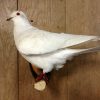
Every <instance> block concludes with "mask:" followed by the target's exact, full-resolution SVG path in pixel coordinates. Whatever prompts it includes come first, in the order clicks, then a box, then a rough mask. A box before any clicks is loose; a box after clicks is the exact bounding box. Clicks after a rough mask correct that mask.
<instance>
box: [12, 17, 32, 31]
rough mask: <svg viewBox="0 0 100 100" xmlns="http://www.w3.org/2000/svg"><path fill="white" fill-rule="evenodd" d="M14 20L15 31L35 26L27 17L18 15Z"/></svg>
mask: <svg viewBox="0 0 100 100" xmlns="http://www.w3.org/2000/svg"><path fill="white" fill-rule="evenodd" d="M13 21H14V33H22V32H23V31H26V30H28V29H30V28H33V26H32V25H31V24H30V23H29V21H28V19H27V18H21V17H17V18H14V19H13Z"/></svg>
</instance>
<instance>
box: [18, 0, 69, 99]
mask: <svg viewBox="0 0 100 100" xmlns="http://www.w3.org/2000/svg"><path fill="white" fill-rule="evenodd" d="M65 6H66V5H65V0H30V1H29V0H25V1H22V0H19V9H20V10H22V11H24V12H25V13H26V14H27V15H28V17H29V19H33V20H34V22H33V25H34V26H36V27H39V28H41V29H43V30H48V31H53V32H54V31H55V32H65V31H66V29H65V28H66V27H65V26H66V21H65V20H66V17H65V11H66V9H65ZM65 75H66V76H65ZM33 84H34V78H33V77H32V75H31V72H30V69H29V65H28V63H27V62H25V60H24V59H23V58H22V57H19V89H20V90H19V100H21V99H23V100H32V99H35V100H40V99H41V98H42V100H47V99H48V100H62V99H63V100H66V99H67V98H68V97H67V70H65V69H62V70H60V71H58V72H57V71H53V72H52V74H51V80H50V83H49V84H48V87H47V88H46V89H45V90H44V91H43V92H38V91H36V90H35V89H34V88H33Z"/></svg>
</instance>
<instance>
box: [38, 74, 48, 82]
mask: <svg viewBox="0 0 100 100" xmlns="http://www.w3.org/2000/svg"><path fill="white" fill-rule="evenodd" d="M40 80H44V81H45V82H46V83H48V81H49V79H48V77H47V75H46V73H42V74H40V75H39V76H38V77H37V78H36V82H38V81H40Z"/></svg>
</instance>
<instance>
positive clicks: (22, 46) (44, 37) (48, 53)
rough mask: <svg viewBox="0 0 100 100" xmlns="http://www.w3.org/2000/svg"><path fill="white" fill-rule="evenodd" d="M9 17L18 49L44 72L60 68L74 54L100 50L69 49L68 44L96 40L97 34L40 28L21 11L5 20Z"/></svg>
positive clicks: (99, 38) (97, 38)
mask: <svg viewBox="0 0 100 100" xmlns="http://www.w3.org/2000/svg"><path fill="white" fill-rule="evenodd" d="M10 19H11V20H13V22H14V40H15V44H16V47H17V49H18V51H19V52H20V54H21V55H22V56H23V57H24V58H25V59H26V60H27V61H28V62H30V63H31V64H34V65H36V66H37V67H38V68H41V69H43V73H44V74H45V73H48V72H50V71H52V69H54V68H56V69H59V68H62V67H63V66H64V64H65V63H66V61H67V60H70V59H71V58H72V57H74V56H75V55H78V54H82V53H86V52H93V51H99V50H100V47H98V48H89V49H70V46H74V45H78V44H80V43H83V42H87V41H94V40H97V41H98V40H100V37H99V36H86V35H74V34H65V33H61V34H58V33H53V32H48V31H44V30H40V29H38V28H36V27H33V26H32V25H31V24H30V23H29V21H28V19H27V17H26V15H25V14H24V13H23V12H22V11H15V12H13V13H12V14H11V16H10V18H9V19H7V20H10ZM44 74H43V75H44ZM43 75H42V77H43Z"/></svg>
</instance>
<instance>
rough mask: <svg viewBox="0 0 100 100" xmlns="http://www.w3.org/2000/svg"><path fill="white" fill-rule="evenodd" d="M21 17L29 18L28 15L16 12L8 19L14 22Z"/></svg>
mask: <svg viewBox="0 0 100 100" xmlns="http://www.w3.org/2000/svg"><path fill="white" fill-rule="evenodd" d="M19 17H23V18H27V17H26V15H25V14H24V13H23V12H22V11H14V12H13V13H12V14H11V15H10V17H9V18H8V19H7V21H10V20H14V19H16V18H19Z"/></svg>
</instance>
